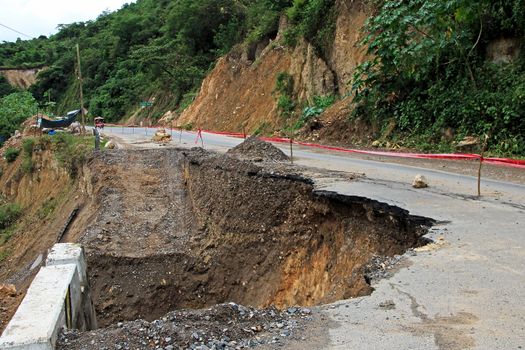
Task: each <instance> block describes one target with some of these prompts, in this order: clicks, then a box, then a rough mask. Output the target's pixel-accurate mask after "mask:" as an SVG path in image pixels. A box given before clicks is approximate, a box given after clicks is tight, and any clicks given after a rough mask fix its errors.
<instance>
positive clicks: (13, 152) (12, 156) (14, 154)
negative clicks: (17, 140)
mask: <svg viewBox="0 0 525 350" xmlns="http://www.w3.org/2000/svg"><path fill="white" fill-rule="evenodd" d="M19 155H20V150H19V149H18V148H14V147H9V148H8V149H6V150H5V152H4V157H5V159H6V160H7V162H8V163H12V162H14V161H15V160H16V158H18V156H19Z"/></svg>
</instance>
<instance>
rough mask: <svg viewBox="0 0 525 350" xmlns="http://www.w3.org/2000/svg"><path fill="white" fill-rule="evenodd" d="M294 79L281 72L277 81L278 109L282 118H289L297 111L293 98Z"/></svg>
mask: <svg viewBox="0 0 525 350" xmlns="http://www.w3.org/2000/svg"><path fill="white" fill-rule="evenodd" d="M293 86H294V81H293V77H292V76H291V75H290V74H288V73H286V72H281V73H279V74H278V75H277V79H276V81H275V93H276V94H277V108H278V109H279V114H280V115H281V117H284V118H289V117H290V116H292V115H293V113H294V111H295V107H296V104H295V101H294V98H293Z"/></svg>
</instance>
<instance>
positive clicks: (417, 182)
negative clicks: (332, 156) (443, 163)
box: [412, 174, 428, 188]
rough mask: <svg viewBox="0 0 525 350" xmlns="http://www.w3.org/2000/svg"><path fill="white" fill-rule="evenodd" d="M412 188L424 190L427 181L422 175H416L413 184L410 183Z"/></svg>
mask: <svg viewBox="0 0 525 350" xmlns="http://www.w3.org/2000/svg"><path fill="white" fill-rule="evenodd" d="M412 187H414V188H426V187H428V181H427V179H426V178H425V177H424V176H423V175H420V174H418V175H416V177H415V178H414V182H412Z"/></svg>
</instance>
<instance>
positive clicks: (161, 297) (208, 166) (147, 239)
mask: <svg viewBox="0 0 525 350" xmlns="http://www.w3.org/2000/svg"><path fill="white" fill-rule="evenodd" d="M84 177H85V179H84V180H85V187H86V191H87V192H88V193H89V194H90V195H91V202H90V203H87V204H86V205H85V207H84V208H83V209H82V210H83V211H84V213H82V212H81V213H79V215H81V216H83V217H89V220H85V222H86V223H89V224H88V225H87V227H84V228H83V229H82V227H81V226H78V227H76V228H73V229H72V230H71V232H70V233H69V234H68V237H66V239H67V240H69V241H78V242H81V243H82V244H83V245H84V246H85V247H86V252H87V259H88V271H89V276H90V280H91V285H92V290H93V297H94V300H93V301H94V304H95V307H96V312H97V318H98V324H99V325H100V326H102V327H106V326H110V325H113V326H111V327H109V328H107V329H101V330H98V331H97V332H96V334H97V336H96V337H97V339H98V340H97V342H94V343H93V344H96V345H93V346H91V347H90V345H89V344H91V343H90V340H89V339H91V338H92V337H94V336H95V335H94V334H95V333H93V332H89V333H84V334H77V333H70V334H69V336H68V335H66V336H65V338H64V339H63V342H62V346H64V348H65V347H66V345H67V348H68V349H69V348H73V349H74V348H75V347H74V344H77V345H78V344H81V345H78V346H79V347H78V348H83V349H91V348H93V349H95V348H97V349H99V348H104V346H105V345H106V346H107V345H111V344H113V343H114V342H115V338H114V335H115V334H117V333H118V337H120V338H119V339H120V340H121V341H122V345H121V346H122V347H121V348H126V347H130V348H150V346H152V345H154V346H157V345H158V344H159V343H163V344H164V343H166V341H162V339H166V338H169V339H170V342H169V343H170V344H169V345H170V346H175V348H178V347H181V348H186V347H191V346H193V347H196V346H198V345H199V344H200V345H206V344H208V343H213V342H217V341H224V339H229V340H237V341H238V342H236V341H234V345H235V344H237V345H239V344H243V346H249V345H250V344H252V343H250V339H251V340H253V339H256V338H257V339H259V341H260V339H261V334H262V333H264V332H266V333H268V332H269V330H270V329H275V330H277V331H276V332H277V333H280V332H281V331H280V328H279V327H277V326H276V324H283V325H288V323H286V322H288V321H286V322H285V321H283V320H284V318H283V317H285V316H286V317H288V318H290V320H289V321H290V324H291V325H292V326H293V325H294V324H297V322H298V321H300V320H303V319H304V318H310V317H311V316H308V317H306V316H305V315H304V314H302V313H301V312H292V313H291V314H290V313H287V312H286V311H285V313H284V314H282V313H281V312H280V311H278V310H274V309H272V307H277V308H278V309H280V310H283V309H284V310H288V309H287V308H290V307H292V310H295V308H294V307H295V306H303V307H307V306H314V305H319V304H324V303H330V302H333V301H336V300H341V299H346V298H351V297H356V296H363V295H367V294H369V293H370V292H371V291H372V288H371V287H370V285H369V283H367V278H366V276H365V274H366V272H368V269H369V266H370V265H369V262H370V261H371V260H373V259H377V257H378V256H385V257H388V256H394V255H398V254H403V253H404V252H405V251H406V250H407V249H409V248H412V247H415V246H418V245H421V244H422V242H424V239H423V238H422V237H423V234H424V233H425V232H426V231H427V229H428V227H429V226H430V225H431V224H432V221H431V220H430V219H427V218H421V217H415V216H411V215H409V213H408V212H407V211H405V210H402V209H400V208H397V207H392V206H389V205H386V204H382V203H379V202H376V201H372V200H368V199H366V198H360V197H352V196H343V195H340V194H337V193H332V192H324V191H317V190H316V189H315V185H314V180H313V179H311V178H308V177H306V176H305V175H304V174H303V172H302V171H301V169H299V168H290V166H289V165H287V164H282V163H278V162H275V161H274V162H265V161H261V159H257V160H256V163H254V162H250V161H247V160H241V159H238V158H236V157H233V156H231V155H218V154H215V153H211V152H207V151H203V150H202V149H192V150H178V149H162V150H116V151H113V152H105V153H100V154H98V155H97V157H96V158H94V159H93V160H92V161H91V162H90V164H89V166H88V167H87V169H86V171H85V172H84ZM227 302H235V303H237V304H242V305H246V306H249V307H255V308H266V310H260V311H257V310H255V309H246V310H248V311H245V312H244V313H243V314H248V315H252V316H250V320H251V318H254V319H253V320H251V321H250V322H248V324H247V325H245V324H243V323H242V322H240V321H239V320H237V319H238V317H237V318H236V317H225V318H224V319H228V320H229V321H228V322H226V323H225V324H223V323H224V322H223V321H221V320H222V319H221V318H220V317H219V318H216V317H215V316H214V315H215V314H217V313H218V314H224V313H225V312H226V313H231V312H234V313H236V312H238V310H233V311H232V308H233V309H235V307H233V306H231V305H237V304H223V303H227ZM219 304H223V306H220V305H219ZM215 305H219V306H215ZM228 305H229V306H228ZM209 307H212V308H211V309H208V311H180V312H183V314H184V315H186V316H185V317H181V314H173V313H172V314H168V313H169V312H174V310H183V309H205V308H209ZM238 307H240V308H244V307H242V306H238ZM268 308H270V309H268ZM214 310H215V311H216V312H215V311H214ZM184 312H186V313H184ZM308 314H309V311H308ZM174 315H175V316H174ZM188 315H189V316H188ZM199 315H201V316H202V317H204V318H206V319H207V320H208V321H209V320H212V321H213V322H211V323H213V324H214V326H213V327H211V326H209V325H208V326H206V322H204V324H205V328H206V327H207V328H206V329H208V330H209V329H211V328H213V329H215V328H216V329H219V330H220V332H215V333H214V332H211V331H210V334H213V336H211V338H206V339H201V338H202V337H201V336H198V337H193V338H192V337H187V336H184V334H186V333H187V332H186V333H185V332H180V330H179V331H177V330H176V328H177V327H175V328H173V327H174V326H173V325H171V326H169V327H168V326H166V324H167V323H169V322H170V321H169V320H172V323H173V322H175V323H178V327H183V328H184V324H185V322H187V321H188V318H190V319H193V320H194V319H195V318H199V317H200V316H199ZM266 315H274V317H270V319H268V318H267V317H266ZM255 316H257V317H255ZM259 316H260V317H259ZM296 316H297V317H296ZM261 317H262V319H261ZM265 317H266V318H265ZM274 318H275V319H274ZM137 319H144V320H147V321H153V320H157V321H154V322H152V323H149V322H147V321H140V322H139V323H136V321H135V322H129V323H125V324H123V323H119V322H125V321H133V320H137ZM185 319H186V321H185ZM199 319H200V318H199ZM263 319H264V320H265V321H264V322H263ZM240 320H242V317H241V319H240ZM292 321H293V322H292ZM141 322H143V323H141ZM159 322H160V323H159ZM232 322H233V323H235V324H236V325H243V326H242V327H241V328H239V327H236V326H232ZM265 322H266V323H265ZM272 322H273V323H272ZM283 322H284V323H283ZM208 323H209V322H208ZM117 324H119V326H118V327H117V326H115V325H117ZM140 324H142V326H140ZM144 324H148V325H149V326H147V327H146V326H144ZM158 324H162V327H160V328H161V329H162V332H160V333H155V334H156V336H158V338H157V339H153V338H151V339H153V343H152V342H151V339H150V340H148V341H144V338H143V337H141V336H138V335H137V336H131V335H130V329H135V328H136V329H137V330H140V332H144V331H145V330H146V329H149V328H148V327H153V326H155V325H158ZM123 325H125V326H123ZM126 325H127V326H126ZM245 326H246V327H247V328H246V327H245ZM292 326H290V327H289V328H290V329H292V328H293V327H292ZM122 327H124V328H125V329H126V331H122V330H121V329H122ZM188 327H190V326H189V325H188ZM210 327H211V328H210ZM250 327H253V329H252V328H250ZM243 328H246V329H248V330H250V329H251V333H250V331H248V332H245V331H242V332H240V333H243V337H239V335H238V333H239V329H243ZM285 328H286V327H285ZM119 329H120V331H117V330H119ZM234 329H237V331H234ZM170 330H171V331H170ZM115 332H117V333H115ZM140 332H139V333H140ZM170 332H171V333H170ZM199 332H200V331H199V330H196V329H194V330H193V332H192V333H196V334H200V333H199ZM236 332H237V333H236ZM259 332H262V333H261V334H260V333H259ZM287 332H290V331H287ZM132 333H133V332H132ZM201 333H202V332H201ZM204 333H206V331H204ZM112 334H113V336H112ZM190 334H191V333H190ZM268 334H271V332H269V333H268ZM288 335H289V334H286V332H285V334H284V336H288ZM159 337H163V338H162V339H161V338H159ZM225 337H226V338H225ZM268 339H269V340H268V342H270V341H273V342H275V341H276V340H275V337H273V338H272V337H269V338H268ZM155 340H157V342H156V343H155ZM207 342H208V343H207ZM227 343H228V342H227ZM104 344H105V345H104ZM252 345H253V344H252ZM229 346H232V345H231V344H230V345H229ZM234 348H235V346H234Z"/></svg>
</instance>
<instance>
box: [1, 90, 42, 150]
mask: <svg viewBox="0 0 525 350" xmlns="http://www.w3.org/2000/svg"><path fill="white" fill-rule="evenodd" d="M37 107H38V105H37V102H36V101H35V99H34V98H33V96H32V95H31V94H30V93H29V92H16V93H13V94H10V95H7V96H5V97H3V98H0V140H6V139H8V138H9V137H10V136H11V135H12V134H13V133H14V132H15V130H16V129H18V128H19V127H20V124H21V123H22V122H23V121H24V120H26V119H27V118H29V117H31V116H33V115H35V114H36V112H37ZM1 143H2V142H1V141H0V144H1Z"/></svg>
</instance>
